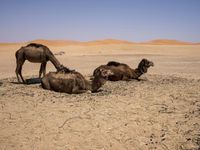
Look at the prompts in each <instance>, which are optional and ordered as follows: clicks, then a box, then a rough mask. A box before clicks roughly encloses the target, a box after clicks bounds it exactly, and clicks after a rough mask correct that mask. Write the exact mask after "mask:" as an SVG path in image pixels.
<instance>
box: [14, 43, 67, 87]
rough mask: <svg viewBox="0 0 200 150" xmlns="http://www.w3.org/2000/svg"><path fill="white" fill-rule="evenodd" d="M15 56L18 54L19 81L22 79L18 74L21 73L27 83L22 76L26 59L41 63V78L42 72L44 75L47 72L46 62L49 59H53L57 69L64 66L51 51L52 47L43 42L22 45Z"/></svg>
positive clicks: (17, 72) (17, 71)
mask: <svg viewBox="0 0 200 150" xmlns="http://www.w3.org/2000/svg"><path fill="white" fill-rule="evenodd" d="M15 56H16V63H17V67H16V70H15V72H16V75H17V79H18V82H20V79H19V76H18V75H20V77H21V80H22V82H23V83H25V81H24V79H23V77H22V66H23V64H24V62H25V60H28V61H30V62H34V63H41V66H40V71H39V78H41V75H42V73H43V76H44V75H45V74H46V64H47V62H48V61H51V62H52V63H53V65H54V66H55V68H56V69H57V70H60V69H62V68H63V66H62V65H61V64H60V62H59V61H58V60H57V59H56V58H55V56H54V55H53V53H52V52H51V51H50V49H49V48H48V47H47V46H44V45H42V44H36V43H31V44H28V45H27V46H25V47H21V48H20V49H19V50H17V51H16V53H15Z"/></svg>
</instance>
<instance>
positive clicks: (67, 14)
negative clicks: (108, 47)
mask: <svg viewBox="0 0 200 150" xmlns="http://www.w3.org/2000/svg"><path fill="white" fill-rule="evenodd" d="M0 18H1V23H0V42H23V41H30V40H35V39H63V40H65V39H68V40H78V41H90V40H97V39H108V38H112V39H122V40H129V41H148V40H152V39H176V40H182V41H190V42H200V0H151V1H150V0H0Z"/></svg>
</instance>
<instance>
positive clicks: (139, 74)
mask: <svg viewBox="0 0 200 150" xmlns="http://www.w3.org/2000/svg"><path fill="white" fill-rule="evenodd" d="M133 74H134V78H135V79H137V78H139V77H140V76H141V75H142V74H143V73H142V72H141V71H140V69H139V68H136V69H135V70H133Z"/></svg>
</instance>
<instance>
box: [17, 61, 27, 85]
mask: <svg viewBox="0 0 200 150" xmlns="http://www.w3.org/2000/svg"><path fill="white" fill-rule="evenodd" d="M24 62H25V60H17V67H16V70H15V73H16V76H17V80H18V82H20V78H21V80H22V82H23V83H25V81H24V78H23V76H22V66H23V64H24ZM19 76H20V78H19Z"/></svg>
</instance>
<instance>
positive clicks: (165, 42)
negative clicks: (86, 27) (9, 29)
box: [0, 39, 200, 47]
mask: <svg viewBox="0 0 200 150" xmlns="http://www.w3.org/2000/svg"><path fill="white" fill-rule="evenodd" d="M28 43H39V44H44V45H47V46H56V47H62V46H70V45H76V46H95V45H97V46H98V45H120V44H121V45H123V44H124V45H138V44H139V45H200V43H192V42H185V41H178V40H167V39H157V40H152V41H147V42H131V41H125V40H117V39H105V40H96V41H87V42H81V41H74V40H45V39H37V40H33V41H28V42H22V43H0V46H9V45H12V46H13V45H17V44H20V45H26V44H28Z"/></svg>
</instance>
